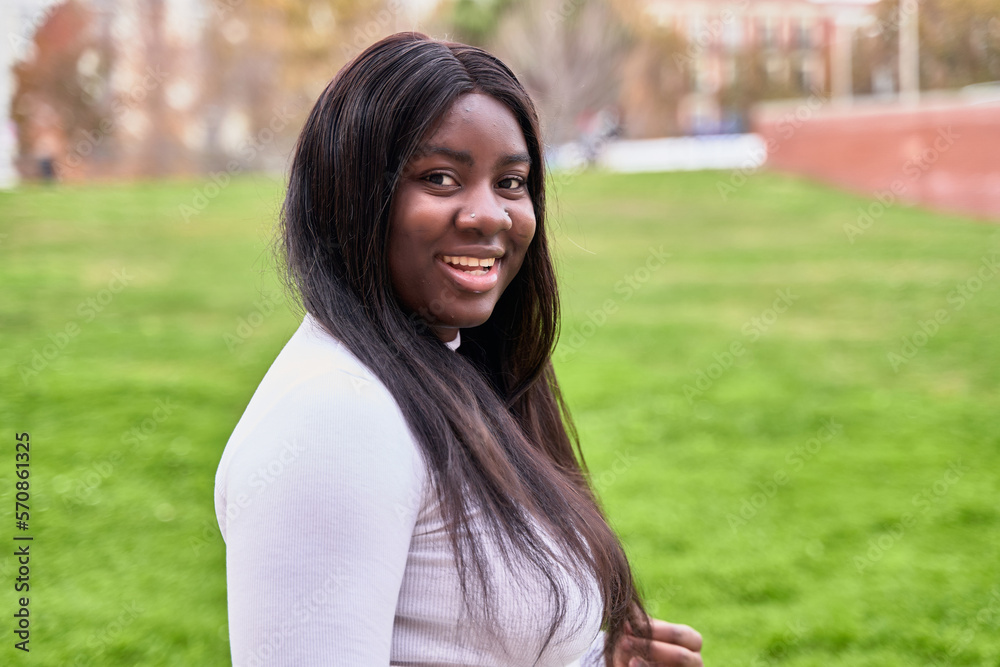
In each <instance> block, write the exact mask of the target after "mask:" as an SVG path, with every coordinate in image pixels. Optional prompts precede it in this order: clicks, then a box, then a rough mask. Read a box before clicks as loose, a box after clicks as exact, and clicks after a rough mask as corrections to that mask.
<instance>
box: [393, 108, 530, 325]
mask: <svg viewBox="0 0 1000 667" xmlns="http://www.w3.org/2000/svg"><path fill="white" fill-rule="evenodd" d="M530 167H531V164H530V158H529V156H528V147H527V144H526V143H525V140H524V134H523V133H522V132H521V128H520V126H519V125H518V123H517V119H516V118H515V117H514V114H513V113H512V112H511V111H510V109H508V108H507V107H506V106H504V105H503V104H502V103H501V102H499V101H497V100H496V99H495V98H493V97H490V96H488V95H483V94H480V93H472V94H468V95H463V96H461V97H459V98H458V99H457V100H456V101H455V103H454V104H452V106H451V108H450V109H449V110H448V111H447V112H446V113H445V115H444V117H443V119H442V121H441V123H440V124H439V125H438V126H437V128H436V129H435V130H433V131H432V133H431V134H430V135H429V136H427V137H425V138H424V140H423V141H422V142H421V143H420V145H419V146H418V148H417V150H416V152H415V153H414V156H413V157H412V158H411V159H410V161H409V163H407V165H406V167H405V169H404V171H403V175H402V179H401V180H400V183H399V186H398V188H397V190H396V196H395V200H394V201H393V206H392V213H391V219H390V229H389V271H390V273H391V274H392V285H393V288H394V289H395V291H396V295H397V296H398V298H399V300H400V302H401V303H402V304H403V305H404V306H406V307H407V308H409V309H410V310H411V311H413V312H415V313H417V314H419V315H420V316H421V317H422V318H423V319H424V321H426V322H427V323H428V324H429V325H430V326H431V328H432V329H433V330H434V333H435V334H436V335H437V336H438V338H440V339H441V340H444V341H450V340H454V338H455V335H456V334H457V331H458V329H460V328H465V327H473V326H478V325H480V324H482V323H484V322H485V321H486V320H487V319H489V317H490V314H491V313H492V312H493V308H494V307H495V306H496V304H497V301H498V300H499V299H500V295H501V294H503V291H504V290H505V289H506V288H507V285H509V284H510V282H511V280H513V279H514V276H515V275H517V272H518V269H520V268H521V263H522V262H523V261H524V254H525V252H526V251H527V249H528V246H529V244H530V243H531V239H532V237H534V235H535V212H534V208H533V206H532V204H531V197H530V196H529V194H528V187H527V181H528V170H529V169H530Z"/></svg>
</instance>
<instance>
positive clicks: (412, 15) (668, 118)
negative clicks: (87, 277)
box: [0, 0, 1000, 216]
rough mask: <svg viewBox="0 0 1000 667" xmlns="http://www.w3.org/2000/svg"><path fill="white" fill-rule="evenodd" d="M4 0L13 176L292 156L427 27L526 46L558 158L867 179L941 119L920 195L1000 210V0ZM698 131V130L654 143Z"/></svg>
mask: <svg viewBox="0 0 1000 667" xmlns="http://www.w3.org/2000/svg"><path fill="white" fill-rule="evenodd" d="M0 11H2V12H3V20H4V25H5V26H6V29H5V32H6V34H7V36H8V39H7V42H8V48H7V49H5V50H4V55H3V59H4V60H3V66H2V68H0V69H2V74H0V76H2V77H3V78H2V80H0V98H2V99H3V100H4V101H5V103H6V101H7V100H9V116H8V118H9V120H6V121H5V122H4V124H5V126H6V127H5V128H4V136H3V141H2V143H0V149H2V152H0V184H2V185H3V186H6V187H10V186H12V185H13V184H15V183H17V182H18V181H19V180H21V179H27V180H47V179H48V180H58V181H65V182H79V181H92V180H95V179H105V180H106V179H127V178H136V177H163V176H176V175H186V174H210V173H213V172H225V171H227V170H228V171H230V172H232V171H236V170H238V171H265V172H272V173H281V171H282V169H283V168H284V166H285V163H286V161H287V156H288V153H289V149H290V146H291V144H292V142H293V141H294V139H295V137H296V135H297V132H298V129H299V127H300V126H301V124H302V122H303V119H304V117H305V115H306V114H307V113H308V110H309V108H310V107H311V104H312V102H313V101H314V100H315V99H316V97H317V96H318V94H319V92H320V91H321V90H322V89H323V87H324V86H325V85H326V83H327V82H328V81H329V79H330V78H331V76H332V74H333V73H335V72H336V71H337V70H338V69H339V68H340V67H341V66H342V65H343V64H344V63H345V62H347V61H348V60H349V59H351V58H352V57H353V56H354V55H356V54H357V53H359V52H360V51H361V50H362V49H363V48H365V47H366V46H367V45H368V44H370V43H372V42H373V41H375V40H377V39H378V38H380V37H382V36H384V35H387V34H390V33H392V32H396V31H400V30H422V31H426V32H428V33H431V34H434V35H439V36H446V37H448V38H451V39H455V40H459V41H463V42H467V43H472V44H476V45H479V46H483V47H485V48H487V49H489V50H491V51H493V52H495V53H496V54H498V55H499V56H500V57H501V58H502V59H503V60H504V61H506V62H507V63H509V64H510V65H511V66H512V68H513V69H514V70H515V71H516V72H517V73H518V75H519V76H520V78H521V79H522V81H523V82H524V84H525V85H526V86H527V87H528V88H529V90H530V91H531V92H532V93H533V95H534V96H535V98H536V99H537V100H538V101H539V105H540V107H541V114H542V118H543V120H544V123H545V136H546V140H547V142H548V143H549V144H550V146H551V147H552V149H553V150H552V151H551V153H550V157H552V158H553V159H554V160H555V161H556V163H557V164H562V165H565V164H567V163H572V162H573V161H579V160H581V159H582V160H586V161H590V162H595V161H598V160H599V159H601V158H602V157H603V158H604V159H605V160H606V161H607V163H608V165H609V166H611V167H613V168H615V167H621V168H623V169H632V170H636V169H657V170H661V169H671V168H704V167H720V166H721V167H729V166H733V167H736V166H742V165H744V164H746V165H759V164H760V163H761V162H763V161H764V160H765V159H770V161H771V163H772V164H771V166H774V167H777V168H783V169H787V170H791V171H796V172H803V173H807V174H810V175H813V176H815V177H818V178H822V179H824V180H830V181H832V182H835V183H838V184H841V185H846V186H848V187H854V188H856V189H868V190H872V189H878V188H879V187H883V186H889V185H891V181H892V178H891V177H892V176H893V174H894V172H898V171H899V165H897V162H899V158H903V161H905V159H907V158H909V157H910V156H911V154H912V155H917V156H919V155H920V154H921V153H922V152H923V151H931V150H932V149H933V146H932V144H933V141H934V140H935V138H936V134H935V128H936V126H938V125H940V124H941V123H942V122H943V120H944V119H946V120H947V123H948V125H949V126H952V127H954V128H955V129H954V132H955V133H960V134H961V135H962V136H963V137H964V138H965V139H967V141H963V142H961V144H963V145H960V146H958V147H957V149H956V150H955V151H943V152H945V153H948V154H947V155H946V156H942V157H943V160H944V163H942V164H937V165H936V169H935V173H934V174H932V175H931V176H930V177H928V178H926V179H923V182H922V183H921V184H919V185H920V187H916V184H914V187H912V188H908V191H907V192H906V193H905V197H906V198H907V199H910V200H916V201H923V202H927V203H930V204H933V205H939V206H943V207H946V208H957V209H962V210H966V211H969V212H972V213H975V214H980V215H986V216H997V215H1000V199H998V197H1000V195H998V194H997V193H998V192H1000V180H998V178H1000V177H998V176H997V172H996V170H995V169H994V168H993V166H992V165H993V163H994V162H993V161H992V160H991V158H992V157H993V153H992V152H991V150H990V149H991V148H995V147H996V146H997V143H996V142H997V140H998V139H997V129H996V123H994V122H990V121H991V120H992V118H993V115H994V114H993V112H994V111H995V108H990V107H989V106H985V107H984V106H983V105H988V104H989V103H990V102H995V101H997V100H998V99H1000V83H997V82H998V81H1000V55H998V53H1000V18H998V15H997V14H998V9H997V3H996V2H995V0H920V1H918V0H908V2H900V1H899V0H884V1H882V2H870V1H867V0H855V1H847V0H839V1H836V2H826V1H824V0H817V1H807V0H768V1H767V2H764V1H762V0H735V1H734V2H728V1H725V0H690V1H688V0H603V1H600V2H598V1H592V0H540V1H538V2H531V3H529V2H516V1H514V0H451V1H434V0H395V1H393V2H388V1H386V2H366V1H358V2H347V1H345V0H310V1H304V0H303V1H291V0H211V1H208V0H203V1H199V0H145V1H142V2H139V1H135V2H127V1H120V0H72V1H70V2H51V1H50V0H10V1H9V2H6V3H4V8H3V10H0ZM790 101H791V102H790ZM795 101H798V102H795ZM802 102H806V103H807V104H806V105H805V106H803V105H802ZM806 121H811V122H809V123H808V126H807V127H803V126H805V125H807V124H806ZM799 130H803V131H802V132H801V133H800V132H799ZM749 133H753V134H752V135H750V136H749V137H747V136H745V135H747V134H749ZM971 134H974V135H975V136H971ZM692 136H694V137H701V138H703V140H702V141H699V142H693V143H692V142H666V143H664V142H658V143H650V142H648V141H645V142H642V141H637V140H649V139H658V138H665V137H692ZM710 138H714V140H712V139H710ZM755 138H761V139H762V140H755ZM768 140H770V144H768ZM621 141H624V142H625V143H621ZM608 143H613V144H614V145H613V146H608V145H606V144H608ZM566 144H571V146H569V147H566V146H565V145H566ZM560 147H566V148H569V149H570V150H563V151H560V150H557V149H558V148H560ZM937 152H942V151H937ZM928 156H929V153H928ZM227 165H228V167H227ZM921 166H922V165H921Z"/></svg>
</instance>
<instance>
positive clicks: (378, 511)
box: [215, 315, 603, 667]
mask: <svg viewBox="0 0 1000 667" xmlns="http://www.w3.org/2000/svg"><path fill="white" fill-rule="evenodd" d="M459 341H460V339H456V341H453V342H452V344H450V345H448V347H450V348H452V349H455V348H457V347H458V344H459ZM215 508H216V514H217V517H218V520H219V527H220V529H221V530H222V535H223V537H224V539H225V541H226V578H227V585H228V596H229V636H230V643H231V647H232V656H233V664H234V665H235V666H236V667H253V666H256V665H268V666H272V665H274V666H285V665H288V666H291V665H294V666H296V667H306V666H313V665H315V666H317V667H318V666H323V667H328V666H331V665H351V666H352V667H365V666H367V665H372V666H381V667H384V666H385V665H400V666H403V665H406V666H425V665H426V666H430V665H466V666H474V665H475V666H478V665H482V666H486V665H495V666H503V667H513V666H520V665H524V666H525V667H527V666H528V665H539V666H541V667H564V666H566V665H570V664H572V665H578V664H579V665H587V666H590V665H594V666H596V665H598V664H601V660H600V652H601V650H602V649H603V633H601V632H600V624H601V600H600V591H599V589H598V588H597V582H596V581H594V580H592V579H591V578H585V580H583V581H581V580H580V579H579V578H578V577H570V576H569V574H568V573H567V572H566V570H564V569H562V568H560V571H561V572H562V573H563V575H564V581H563V585H564V587H565V590H566V591H567V593H568V594H569V606H568V608H567V612H566V617H565V618H566V621H564V623H563V624H562V625H560V626H559V628H558V629H557V632H556V635H555V636H554V637H553V639H552V640H551V641H550V643H549V645H548V647H547V648H546V650H545V651H544V653H541V655H540V656H539V651H540V650H541V647H542V644H543V643H544V639H545V632H546V631H547V629H548V627H549V624H550V622H551V619H552V617H553V603H552V601H551V600H550V599H549V597H550V593H549V590H548V585H547V583H546V582H545V581H544V580H541V578H540V576H536V573H535V572H534V571H533V570H531V569H530V568H526V567H515V568H514V569H515V570H516V572H511V571H509V570H508V569H507V568H506V567H505V565H504V564H503V561H502V560H501V559H499V558H498V559H495V560H494V562H493V565H492V567H493V579H492V580H493V582H494V583H495V585H496V593H497V603H496V608H495V609H493V613H494V618H496V619H497V624H496V627H495V628H493V629H492V631H491V630H490V629H486V628H484V627H483V624H482V623H478V624H477V623H476V622H474V621H472V620H470V618H469V611H468V610H467V609H465V606H464V603H463V599H462V594H461V590H460V588H459V584H458V573H457V568H456V565H455V562H454V557H453V555H452V552H451V545H450V542H449V541H448V535H447V532H446V529H445V525H444V523H443V520H442V517H441V513H440V508H439V507H438V504H437V500H436V496H435V494H434V493H433V492H432V488H431V484H430V478H429V473H428V471H427V469H426V467H425V464H424V460H423V456H422V453H421V451H420V448H419V445H418V444H417V443H416V442H415V441H414V439H413V437H412V435H411V434H410V431H409V428H408V427H407V425H406V422H405V420H404V418H403V415H402V413H401V412H400V410H399V407H398V406H397V405H396V402H395V400H394V399H393V398H392V395H391V394H390V393H389V392H388V390H387V389H386V388H385V387H384V386H383V385H382V384H381V382H380V381H379V380H377V379H376V378H375V376H374V375H373V374H372V373H371V372H370V371H369V370H368V369H367V368H366V367H365V366H364V365H362V364H361V363H360V362H359V361H358V360H357V358H355V357H354V356H353V355H352V354H351V353H350V352H349V351H348V350H347V348H346V347H344V346H343V345H342V344H340V343H339V342H338V341H337V340H336V339H334V338H332V337H331V336H330V335H329V334H328V333H326V331H324V330H323V329H322V328H321V327H320V326H319V325H318V323H317V322H316V321H315V320H314V319H313V318H312V317H311V316H309V315H307V316H306V318H305V320H304V321H303V323H302V325H301V326H300V327H299V329H298V330H297V331H296V332H295V334H294V335H293V336H292V338H291V340H289V341H288V343H287V344H286V345H285V347H284V349H283V350H282V351H281V353H280V354H279V355H278V358H277V359H276V360H275V362H274V364H272V366H271V368H270V370H268V372H267V374H266V375H265V376H264V379H263V380H262V381H261V384H260V386H259V387H258V388H257V391H256V392H255V393H254V396H253V398H252V399H251V401H250V404H249V405H248V406H247V409H246V412H245V413H244V414H243V417H242V418H241V419H240V421H239V424H238V425H237V426H236V429H235V430H234V431H233V434H232V436H231V437H230V439H229V442H228V443H227V445H226V449H225V451H224V453H223V455H222V460H221V462H220V463H219V469H218V472H217V474H216V480H215ZM473 521H474V523H476V522H475V518H474V519H473ZM470 576H471V577H472V579H473V580H474V576H475V575H474V574H471V573H470ZM479 613H481V612H479ZM585 653H586V655H584V654H585ZM581 656H583V658H582V659H581Z"/></svg>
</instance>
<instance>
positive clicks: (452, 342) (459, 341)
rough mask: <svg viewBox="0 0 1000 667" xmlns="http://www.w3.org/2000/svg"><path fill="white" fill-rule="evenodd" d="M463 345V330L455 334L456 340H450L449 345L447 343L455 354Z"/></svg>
mask: <svg viewBox="0 0 1000 667" xmlns="http://www.w3.org/2000/svg"><path fill="white" fill-rule="evenodd" d="M461 344H462V330H461V329H459V330H458V331H456V332H455V340H450V341H448V342H447V343H445V345H447V346H448V348H449V349H450V350H451V351H452V352H454V351H455V350H457V349H458V346H459V345H461Z"/></svg>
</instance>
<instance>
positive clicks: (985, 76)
mask: <svg viewBox="0 0 1000 667" xmlns="http://www.w3.org/2000/svg"><path fill="white" fill-rule="evenodd" d="M907 5H908V2H907V1H906V0H904V2H903V7H904V10H905V8H906V7H907ZM899 8H900V0H882V1H881V2H880V3H879V5H878V7H877V8H876V13H877V16H878V23H877V24H876V26H875V27H874V29H873V30H872V31H871V32H870V33H869V35H868V36H867V41H868V42H869V43H868V44H866V45H865V46H864V47H863V48H864V49H865V50H866V52H868V53H869V54H870V56H869V57H871V58H874V59H875V61H876V62H875V67H874V69H875V71H876V72H878V71H880V69H879V68H881V69H882V70H884V71H885V72H886V76H887V75H889V72H891V77H892V80H893V82H894V83H893V85H894V86H895V87H897V88H898V78H897V77H898V52H899ZM919 32H920V47H919V48H920V86H921V88H924V89H932V88H957V87H960V86H964V85H968V84H971V83H981V82H986V81H1000V4H998V2H997V0H920V2H919ZM872 87H873V88H875V89H877V88H878V87H879V86H878V85H873V86H872Z"/></svg>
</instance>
